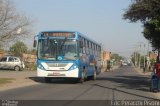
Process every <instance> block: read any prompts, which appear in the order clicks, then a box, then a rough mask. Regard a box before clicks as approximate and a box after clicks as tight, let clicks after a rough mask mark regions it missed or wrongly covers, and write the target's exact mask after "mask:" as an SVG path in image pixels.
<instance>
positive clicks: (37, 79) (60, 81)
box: [29, 77, 77, 84]
mask: <svg viewBox="0 0 160 106" xmlns="http://www.w3.org/2000/svg"><path fill="white" fill-rule="evenodd" d="M29 79H31V80H33V81H35V82H38V83H46V82H45V80H44V78H42V77H29ZM76 83H77V80H76V79H52V81H51V82H50V83H47V84H76Z"/></svg>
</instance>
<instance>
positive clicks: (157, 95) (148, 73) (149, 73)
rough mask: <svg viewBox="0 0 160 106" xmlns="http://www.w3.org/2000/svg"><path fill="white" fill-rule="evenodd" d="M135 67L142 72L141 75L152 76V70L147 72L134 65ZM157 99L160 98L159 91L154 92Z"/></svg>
mask: <svg viewBox="0 0 160 106" xmlns="http://www.w3.org/2000/svg"><path fill="white" fill-rule="evenodd" d="M134 69H135V70H136V71H137V72H138V73H139V74H140V75H143V76H149V77H150V78H151V73H152V72H151V71H150V72H146V73H143V70H142V69H139V68H136V67H134ZM153 94H154V95H155V96H156V97H157V99H160V92H157V93H153Z"/></svg>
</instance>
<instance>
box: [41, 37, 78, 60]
mask: <svg viewBox="0 0 160 106" xmlns="http://www.w3.org/2000/svg"><path fill="white" fill-rule="evenodd" d="M38 47H39V48H38V58H39V59H44V60H76V59H77V57H78V51H77V41H76V40H69V39H66V38H65V39H41V40H40V41H39V46H38ZM59 57H60V58H59Z"/></svg>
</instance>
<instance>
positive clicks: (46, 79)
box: [44, 77, 52, 83]
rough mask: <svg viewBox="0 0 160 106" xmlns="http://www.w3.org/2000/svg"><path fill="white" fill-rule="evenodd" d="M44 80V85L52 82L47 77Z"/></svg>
mask: <svg viewBox="0 0 160 106" xmlns="http://www.w3.org/2000/svg"><path fill="white" fill-rule="evenodd" d="M44 80H45V82H46V83H51V82H52V78H49V77H45V78H44Z"/></svg>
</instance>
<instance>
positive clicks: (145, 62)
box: [143, 44, 146, 69]
mask: <svg viewBox="0 0 160 106" xmlns="http://www.w3.org/2000/svg"><path fill="white" fill-rule="evenodd" d="M145 47H146V45H145V44H144V66H143V68H145V69H146V54H145V51H146V49H145Z"/></svg>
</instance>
